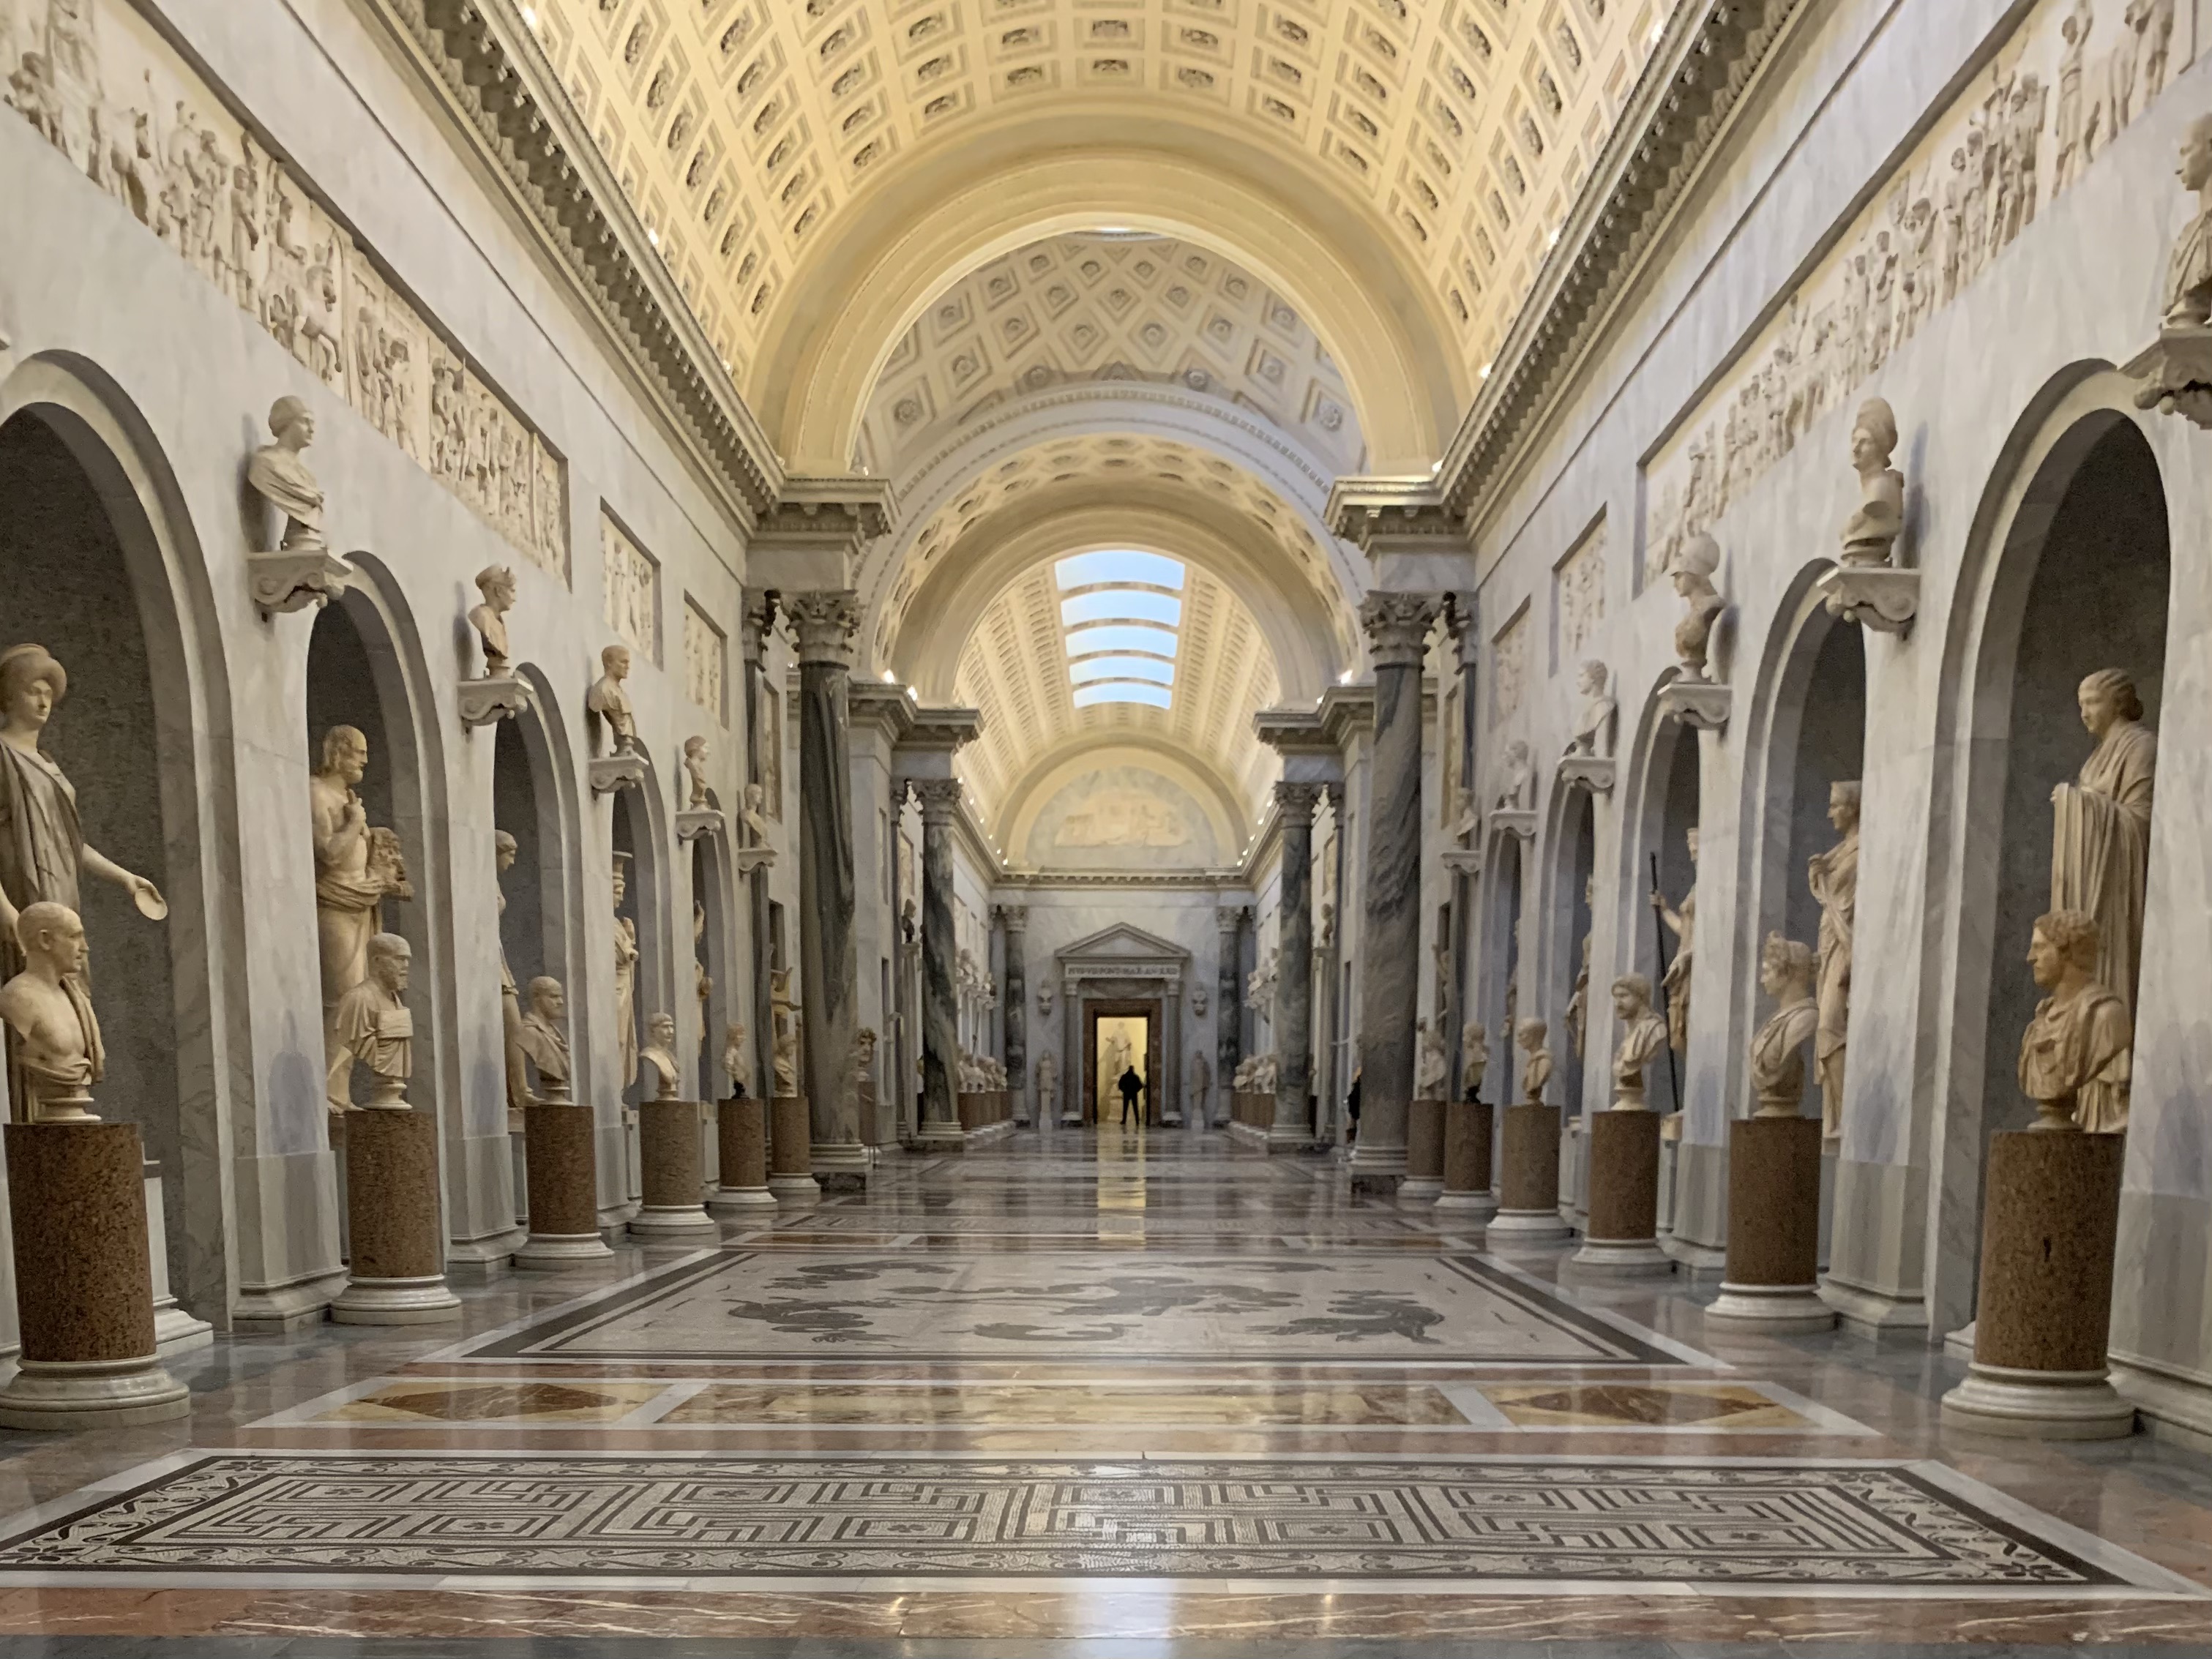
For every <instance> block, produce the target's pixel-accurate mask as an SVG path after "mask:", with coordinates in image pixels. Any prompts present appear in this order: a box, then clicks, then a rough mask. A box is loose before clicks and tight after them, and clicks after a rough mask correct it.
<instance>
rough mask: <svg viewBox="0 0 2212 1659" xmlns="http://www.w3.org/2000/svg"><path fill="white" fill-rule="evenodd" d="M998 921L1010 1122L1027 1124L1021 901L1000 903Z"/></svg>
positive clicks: (1026, 922) (1025, 933)
mask: <svg viewBox="0 0 2212 1659" xmlns="http://www.w3.org/2000/svg"><path fill="white" fill-rule="evenodd" d="M999 924H1000V928H1001V930H1002V933H1003V937H1004V939H1005V941H1006V971H1005V973H1004V974H1003V975H1001V978H1000V987H999V1006H1000V1008H1001V1009H1002V1010H1003V1011H1004V1015H1003V1018H1004V1019H1005V1022H1006V1054H1005V1055H1004V1056H1003V1058H1004V1059H1005V1060H1006V1081H1007V1082H1008V1083H1009V1084H1011V1085H1012V1088H1013V1096H1014V1099H1013V1109H1014V1121H1015V1122H1017V1123H1027V1122H1029V1121H1030V1119H1031V1117H1032V1115H1033V1114H1032V1112H1031V1110H1030V1084H1031V1082H1032V1081H1033V1079H1031V1078H1030V1023H1029V988H1030V975H1029V963H1028V962H1027V961H1026V960H1025V958H1024V952H1025V951H1026V950H1027V949H1028V946H1029V930H1030V912H1029V907H1028V906H1027V905H1025V904H1002V905H1000V907H999Z"/></svg>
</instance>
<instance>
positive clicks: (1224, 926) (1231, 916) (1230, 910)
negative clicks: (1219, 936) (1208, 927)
mask: <svg viewBox="0 0 2212 1659" xmlns="http://www.w3.org/2000/svg"><path fill="white" fill-rule="evenodd" d="M1251 918H1252V907H1251V906H1250V905H1249V904H1225V905H1223V906H1221V908H1219V909H1218V910H1216V911H1215V912H1214V913H1213V922H1214V926H1215V927H1218V928H1220V929H1221V931H1222V932H1223V933H1235V932H1236V931H1237V929H1238V928H1239V927H1243V925H1244V924H1245V923H1246V922H1247V921H1250V920H1251Z"/></svg>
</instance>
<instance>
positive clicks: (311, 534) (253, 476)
mask: <svg viewBox="0 0 2212 1659" xmlns="http://www.w3.org/2000/svg"><path fill="white" fill-rule="evenodd" d="M269 430H270V434H271V435H273V436H274V437H275V438H276V442H275V443H273V444H264V445H263V446H262V447H260V448H258V449H257V450H255V451H254V452H253V459H252V460H250V461H248V462H247V463H246V483H249V484H251V485H252V487H253V489H254V493H255V494H257V495H259V496H260V497H261V498H262V499H263V500H264V501H267V502H269V503H270V505H271V506H272V507H275V508H276V510H277V511H278V512H279V513H283V515H284V534H283V539H282V541H281V542H280V544H279V550H280V551H283V552H286V553H321V552H325V551H326V550H328V548H329V545H330V544H329V543H328V542H326V541H325V539H324V538H323V490H322V486H321V485H320V484H318V483H316V482H315V475H314V474H313V473H312V472H310V471H307V463H306V462H305V461H303V460H301V459H300V452H301V450H303V449H305V448H306V447H307V446H308V445H309V444H311V443H313V442H314V441H315V417H314V416H313V414H312V413H310V412H309V410H308V409H307V404H305V403H303V402H301V400H300V399H299V398H292V397H284V398H278V399H277V400H276V403H275V404H273V405H272V406H271V407H270V410H269Z"/></svg>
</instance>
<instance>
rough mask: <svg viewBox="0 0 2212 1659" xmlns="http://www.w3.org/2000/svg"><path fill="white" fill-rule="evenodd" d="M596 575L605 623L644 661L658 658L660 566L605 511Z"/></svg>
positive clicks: (653, 660) (600, 532) (600, 527)
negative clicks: (600, 591)
mask: <svg viewBox="0 0 2212 1659" xmlns="http://www.w3.org/2000/svg"><path fill="white" fill-rule="evenodd" d="M599 574H600V582H601V589H602V597H603V599H604V602H605V616H606V619H607V626H608V627H609V628H611V629H614V631H615V636H616V637H617V639H619V640H621V641H622V642H623V644H624V645H627V646H628V647H629V648H630V649H631V650H632V651H634V652H635V653H637V654H638V655H639V656H640V657H641V658H643V659H645V660H646V661H647V662H649V663H654V664H658V663H659V661H660V567H659V565H657V564H655V563H654V562H653V557H652V556H651V555H650V554H648V553H647V552H646V550H644V549H643V548H641V547H640V546H639V545H638V544H636V542H635V541H633V540H632V539H631V538H630V537H629V532H626V531H624V530H623V527H622V526H620V525H618V524H617V523H616V522H615V521H614V520H613V519H612V518H611V516H610V515H609V514H608V513H606V512H605V510H604V509H602V511H601V512H600V513H599Z"/></svg>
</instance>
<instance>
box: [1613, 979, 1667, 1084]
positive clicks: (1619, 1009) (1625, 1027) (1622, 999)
mask: <svg viewBox="0 0 2212 1659" xmlns="http://www.w3.org/2000/svg"><path fill="white" fill-rule="evenodd" d="M1613 1018H1616V1019H1618V1020H1619V1021H1620V1042H1618V1043H1617V1044H1615V1045H1614V1048H1613V1110H1614V1111H1616V1112H1643V1111H1649V1110H1650V1105H1649V1104H1648V1103H1647V1102H1646V1100H1645V1098H1644V1069H1645V1068H1646V1067H1647V1066H1650V1064H1651V1062H1652V1061H1653V1060H1656V1059H1658V1058H1659V1056H1660V1055H1661V1054H1664V1053H1666V1052H1667V1022H1666V1021H1664V1020H1662V1019H1661V1018H1659V1016H1658V1015H1656V1014H1655V1013H1653V1012H1651V981H1650V980H1648V979H1646V978H1644V975H1641V974H1623V975H1621V976H1620V978H1619V979H1617V980H1615V981H1613Z"/></svg>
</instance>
